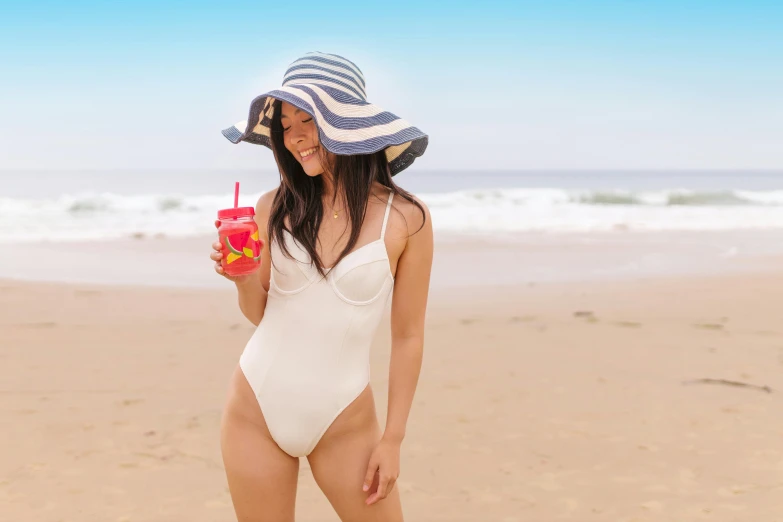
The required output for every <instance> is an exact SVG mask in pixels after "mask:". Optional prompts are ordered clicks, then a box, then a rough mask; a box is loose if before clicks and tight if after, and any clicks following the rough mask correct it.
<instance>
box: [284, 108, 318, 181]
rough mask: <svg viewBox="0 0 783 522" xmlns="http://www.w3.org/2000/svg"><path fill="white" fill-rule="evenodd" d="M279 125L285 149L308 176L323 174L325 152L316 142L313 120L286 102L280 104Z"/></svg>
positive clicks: (316, 133) (315, 128)
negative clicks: (281, 129)
mask: <svg viewBox="0 0 783 522" xmlns="http://www.w3.org/2000/svg"><path fill="white" fill-rule="evenodd" d="M280 123H282V125H283V141H284V142H285V148H287V149H288V151H289V152H290V153H291V154H293V156H294V157H295V158H296V160H297V161H298V162H299V163H300V164H301V165H302V169H304V171H305V173H306V174H307V175H308V176H318V175H320V174H323V172H324V168H323V164H324V161H323V160H324V158H325V157H326V154H327V151H326V150H324V149H323V148H321V144H320V143H319V141H318V129H317V127H316V126H315V122H314V121H313V118H312V117H311V116H310V115H309V114H307V113H306V112H304V111H302V110H299V109H297V108H296V107H294V106H293V105H291V104H290V103H287V102H283V103H282V111H281V114H280Z"/></svg>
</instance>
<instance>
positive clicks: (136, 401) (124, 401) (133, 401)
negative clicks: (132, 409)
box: [120, 399, 144, 406]
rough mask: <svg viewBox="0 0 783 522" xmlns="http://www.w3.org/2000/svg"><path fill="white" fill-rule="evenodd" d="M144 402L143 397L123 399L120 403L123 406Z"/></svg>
mask: <svg viewBox="0 0 783 522" xmlns="http://www.w3.org/2000/svg"><path fill="white" fill-rule="evenodd" d="M142 402H144V399H124V400H123V401H122V402H121V403H120V404H122V405H123V406H131V405H133V404H139V403H142Z"/></svg>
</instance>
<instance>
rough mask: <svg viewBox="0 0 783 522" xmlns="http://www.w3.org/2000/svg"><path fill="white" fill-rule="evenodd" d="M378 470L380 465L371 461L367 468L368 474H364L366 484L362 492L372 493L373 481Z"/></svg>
mask: <svg viewBox="0 0 783 522" xmlns="http://www.w3.org/2000/svg"><path fill="white" fill-rule="evenodd" d="M377 470H378V464H376V463H375V462H374V461H372V460H371V461H370V464H369V465H368V466H367V473H365V474H364V484H363V485H362V491H370V486H372V479H373V478H374V477H375V472H376V471H377Z"/></svg>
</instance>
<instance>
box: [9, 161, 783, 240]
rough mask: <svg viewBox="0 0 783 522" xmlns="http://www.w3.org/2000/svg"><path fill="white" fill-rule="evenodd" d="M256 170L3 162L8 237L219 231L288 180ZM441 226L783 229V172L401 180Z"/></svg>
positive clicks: (456, 229)
mask: <svg viewBox="0 0 783 522" xmlns="http://www.w3.org/2000/svg"><path fill="white" fill-rule="evenodd" d="M277 180H278V177H277V173H275V172H269V171H249V170H232V171H225V170H206V169H204V170H165V171H159V170H144V171H130V170H105V171H98V170H91V171H0V242H2V243H8V242H41V241H44V242H49V241H84V240H87V241H100V240H107V239H114V238H117V239H119V238H129V237H134V238H142V237H191V236H203V235H207V234H212V233H214V228H213V220H214V217H215V213H216V211H217V210H218V209H219V208H224V207H227V206H230V205H232V204H233V187H234V182H235V181H239V182H240V183H241V196H240V204H241V205H253V204H254V203H255V201H256V200H257V199H258V196H259V195H260V194H261V193H262V192H263V191H265V190H269V189H271V188H273V187H274V186H275V185H276V184H277ZM395 181H396V182H397V183H398V184H399V185H400V186H401V187H402V188H404V189H406V190H408V191H410V192H413V193H414V194H416V195H417V196H419V197H420V198H421V199H422V200H423V201H424V202H425V203H426V204H427V205H428V206H429V208H430V210H431V213H432V219H433V226H434V227H435V230H436V232H438V231H443V232H453V233H457V234H481V235H494V236H508V235H512V236H513V235H515V234H517V233H522V232H537V233H551V234H561V233H569V232H578V233H601V234H617V233H629V232H645V231H721V230H748V229H751V230H774V229H783V171H763V172H760V171H599V170H592V171H455V172H448V171H417V170H416V168H415V166H414V167H412V168H410V169H408V170H407V171H405V172H403V173H402V174H400V175H399V176H397V177H396V178H395Z"/></svg>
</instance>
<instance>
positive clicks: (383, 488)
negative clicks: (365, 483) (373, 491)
mask: <svg viewBox="0 0 783 522" xmlns="http://www.w3.org/2000/svg"><path fill="white" fill-rule="evenodd" d="M389 480H390V479H389V477H386V476H381V481H380V482H379V483H378V493H377V495H378V497H379V498H378V500H381V499H383V498H386V495H388V494H389V489H391V488H390V487H389Z"/></svg>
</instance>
